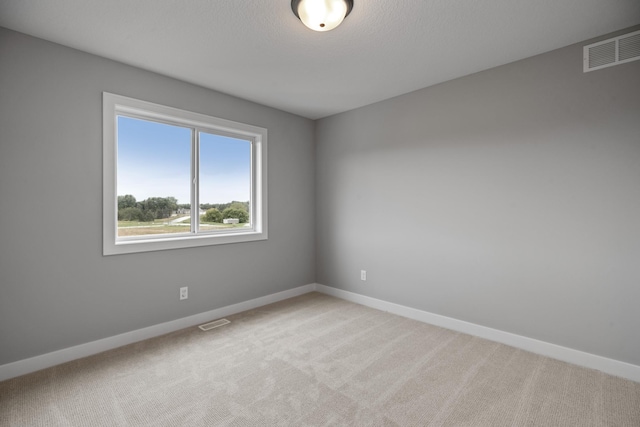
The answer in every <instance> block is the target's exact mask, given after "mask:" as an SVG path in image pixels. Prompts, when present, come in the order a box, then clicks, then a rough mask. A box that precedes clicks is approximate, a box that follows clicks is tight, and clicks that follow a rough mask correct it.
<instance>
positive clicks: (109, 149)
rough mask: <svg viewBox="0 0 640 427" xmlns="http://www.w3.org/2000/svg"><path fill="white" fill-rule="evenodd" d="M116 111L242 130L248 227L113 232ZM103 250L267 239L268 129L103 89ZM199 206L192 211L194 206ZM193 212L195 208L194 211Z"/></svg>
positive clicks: (115, 224)
mask: <svg viewBox="0 0 640 427" xmlns="http://www.w3.org/2000/svg"><path fill="white" fill-rule="evenodd" d="M118 114H125V115H132V116H136V115H138V116H142V117H143V118H153V119H157V120H159V121H162V122H165V123H170V124H172V123H173V124H176V125H179V126H180V125H181V126H193V127H197V128H199V129H201V130H209V131H211V132H213V133H218V134H220V133H227V134H229V135H237V136H243V137H246V138H247V139H250V140H251V141H252V142H253V146H254V147H253V150H254V152H253V159H254V162H253V163H254V164H253V165H252V175H253V176H252V181H253V185H252V194H251V219H252V228H251V230H246V231H245V230H241V231H238V230H237V229H235V230H233V231H229V232H216V233H209V234H207V233H202V234H192V233H189V234H187V233H184V234H179V235H162V236H149V237H146V238H137V239H126V238H118V219H117V218H118V215H117V211H118V194H117V176H118V173H117V159H118V152H117V150H118V147H117V140H116V135H117V134H116V129H117V116H118ZM102 119H103V122H102V131H103V135H102V136H103V143H102V149H103V152H102V155H103V165H102V224H103V230H102V240H103V244H102V252H103V255H118V254H127V253H136V252H148V251H159V250H166V249H179V248H190V247H198V246H209V245H220V244H228V243H240V242H252V241H257V240H266V239H267V238H268V233H267V129H264V128H261V127H257V126H252V125H247V124H244V123H238V122H233V121H230V120H225V119H219V118H217V117H211V116H207V115H204V114H199V113H193V112H190V111H185V110H180V109H177V108H172V107H167V106H164V105H159V104H154V103H151V102H146V101H141V100H138V99H133V98H128V97H125V96H120V95H115V94H112V93H108V92H103V96H102ZM198 210H199V206H195V207H194V206H193V200H192V211H195V212H198ZM196 215H197V214H196Z"/></svg>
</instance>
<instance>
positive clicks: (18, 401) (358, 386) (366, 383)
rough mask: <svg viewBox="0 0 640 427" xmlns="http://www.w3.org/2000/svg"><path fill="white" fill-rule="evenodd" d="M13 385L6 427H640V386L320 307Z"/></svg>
mask: <svg viewBox="0 0 640 427" xmlns="http://www.w3.org/2000/svg"><path fill="white" fill-rule="evenodd" d="M229 319H230V320H232V323H231V324H230V325H227V326H223V327H221V328H218V329H214V330H211V331H208V332H202V331H200V330H199V329H197V328H190V329H186V330H182V331H178V332H175V333H172V334H169V335H165V336H162V337H159V338H155V339H151V340H148V341H144V342H141V343H137V344H132V345H129V346H126V347H122V348H119V349H115V350H112V351H108V352H105V353H102V354H99V355H96V356H92V357H88V358H85V359H81V360H78V361H74V362H70V363H66V364H64V365H61V366H57V367H54V368H50V369H46V370H44V371H40V372H36V373H34V374H30V375H26V376H23V377H20V378H16V379H12V380H9V381H4V382H1V383H0V425H2V426H20V427H25V426H29V427H30V426H218V425H221V426H271V425H283V426H305V425H313V426H318V425H325V426H334V425H336V426H339V425H348V426H358V425H361V426H441V425H443V426H444V425H447V426H525V425H527V426H529V425H531V426H581V427H584V426H605V425H606V426H634V427H638V426H640V384H639V383H635V382H632V381H627V380H624V379H621V378H616V377H613V376H610V375H606V374H603V373H601V372H598V371H593V370H589V369H584V368H580V367H577V366H573V365H570V364H567V363H563V362H559V361H555V360H552V359H549V358H545V357H542V356H537V355H534V354H531V353H527V352H525V351H522V350H518V349H515V348H511V347H508V346H505V345H502V344H496V343H493V342H491V341H486V340H483V339H480V338H474V337H472V336H469V335H465V334H461V333H457V332H452V331H449V330H446V329H442V328H438V327H434V326H430V325H426V324H423V323H419V322H416V321H413V320H409V319H405V318H402V317H399V316H395V315H392V314H388V313H384V312H381V311H377V310H374V309H370V308H367V307H363V306H360V305H356V304H352V303H349V302H346V301H342V300H339V299H336V298H333V297H329V296H326V295H322V294H318V293H311V294H307V295H303V296H301V297H297V298H293V299H290V300H287V301H282V302H280V303H276V304H272V305H269V306H266V307H262V308H260V309H256V310H251V311H248V312H245V313H241V314H238V315H235V316H231V317H229Z"/></svg>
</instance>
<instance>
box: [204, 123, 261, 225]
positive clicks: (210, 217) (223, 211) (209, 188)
mask: <svg viewBox="0 0 640 427" xmlns="http://www.w3.org/2000/svg"><path fill="white" fill-rule="evenodd" d="M199 137H200V164H199V165H200V166H199V174H200V176H199V183H200V208H201V209H202V216H201V217H200V230H199V231H216V230H225V231H228V230H230V229H240V230H246V229H247V228H248V227H251V223H252V218H251V141H247V140H244V139H238V138H231V137H227V136H221V135H215V134H211V133H205V132H200V133H199Z"/></svg>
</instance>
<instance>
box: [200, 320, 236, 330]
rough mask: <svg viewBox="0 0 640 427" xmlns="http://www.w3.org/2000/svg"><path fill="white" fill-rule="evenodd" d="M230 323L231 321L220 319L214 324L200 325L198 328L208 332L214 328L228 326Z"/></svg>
mask: <svg viewBox="0 0 640 427" xmlns="http://www.w3.org/2000/svg"><path fill="white" fill-rule="evenodd" d="M229 323H231V321H230V320H227V319H220V320H214V321H213V322H209V323H205V324H204V325H200V326H198V328H200V329H202V330H203V331H208V330H211V329H213V328H217V327H220V326H224V325H228V324H229Z"/></svg>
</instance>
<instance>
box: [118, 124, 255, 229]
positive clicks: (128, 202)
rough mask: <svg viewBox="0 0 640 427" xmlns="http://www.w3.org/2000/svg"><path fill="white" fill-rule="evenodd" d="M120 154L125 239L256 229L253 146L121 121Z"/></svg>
mask: <svg viewBox="0 0 640 427" xmlns="http://www.w3.org/2000/svg"><path fill="white" fill-rule="evenodd" d="M196 136H197V138H196ZM192 141H197V142H196V143H195V144H194V143H193V142H192ZM195 147H197V148H195ZM117 150H118V151H117V194H118V211H117V215H118V237H127V236H150V235H162V234H174V233H189V232H191V231H195V232H210V231H217V230H228V229H236V228H245V227H249V226H250V225H251V214H250V212H251V206H250V200H251V197H250V194H251V141H248V140H244V139H239V138H233V137H229V136H224V135H218V134H214V133H209V132H203V131H198V130H196V129H193V128H189V127H182V126H176V125H172V124H167V123H162V122H155V121H151V120H143V119H138V118H133V117H127V116H118V117H117ZM194 151H196V152H197V155H194ZM194 165H195V166H194ZM194 167H197V171H198V173H197V179H196V180H194V182H197V185H195V186H194V185H192V177H193V176H195V174H194V172H193V171H192V168H194ZM192 192H196V194H195V199H196V200H198V205H199V207H198V212H197V213H194V212H192V206H191V200H192V197H193V196H192ZM195 215H197V218H198V221H197V222H198V224H197V226H195V227H192V224H191V222H192V218H195Z"/></svg>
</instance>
